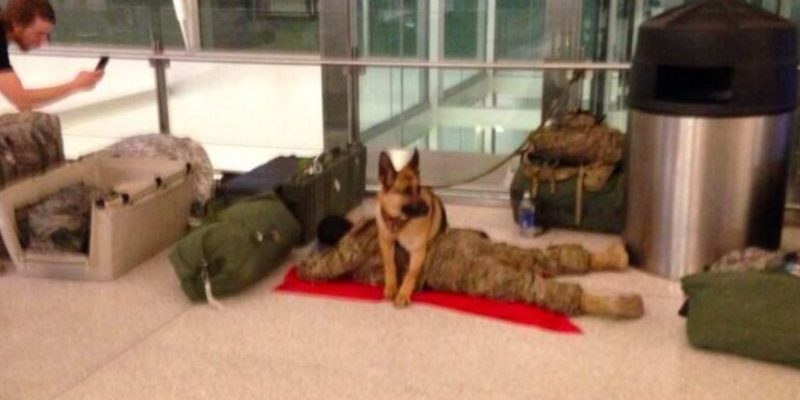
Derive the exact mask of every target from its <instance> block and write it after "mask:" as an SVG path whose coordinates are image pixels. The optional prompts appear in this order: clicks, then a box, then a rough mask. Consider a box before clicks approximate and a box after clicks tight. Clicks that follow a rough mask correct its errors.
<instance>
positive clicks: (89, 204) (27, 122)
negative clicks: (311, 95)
mask: <svg viewBox="0 0 800 400" xmlns="http://www.w3.org/2000/svg"><path fill="white" fill-rule="evenodd" d="M365 168H366V149H365V148H364V146H363V145H361V144H360V143H354V144H350V145H348V146H345V147H343V148H338V149H333V150H330V151H327V152H324V153H323V154H320V155H319V156H317V157H313V158H299V157H294V156H287V157H278V158H276V159H274V160H272V161H270V162H268V163H266V164H264V165H262V166H260V167H258V168H255V169H254V170H252V171H250V172H248V173H245V174H242V175H239V176H236V177H235V178H232V179H230V180H227V181H225V182H224V183H223V184H221V185H220V186H219V187H218V188H216V192H215V191H214V170H213V168H212V166H211V162H210V160H209V158H208V155H207V154H206V152H205V151H204V150H203V148H202V146H201V145H200V144H199V143H197V142H194V141H192V140H191V139H189V138H178V137H174V136H171V135H160V134H149V135H139V136H133V137H127V138H124V139H122V140H120V141H118V142H117V143H114V144H113V145H111V146H108V147H106V148H104V149H101V150H99V151H96V152H94V153H91V154H89V155H87V156H84V157H82V158H81V159H79V160H78V161H76V162H70V163H67V162H66V161H65V157H64V148H63V142H62V137H61V126H60V123H59V119H58V117H57V116H53V115H48V114H44V113H37V112H26V113H21V114H7V115H2V116H0V188H2V190H0V232H2V236H3V244H4V245H5V246H6V247H7V248H8V249H9V251H8V256H10V258H11V260H12V261H13V263H14V266H15V268H16V269H17V271H18V272H19V273H20V274H23V275H32V276H40V277H51V278H68V279H93V280H108V279H114V278H115V277H117V276H119V275H120V274H122V273H124V272H125V271H127V270H128V269H130V268H132V267H134V266H136V265H138V264H140V263H141V262H143V261H144V260H146V259H147V258H150V257H152V256H153V255H154V254H156V253H157V252H158V251H160V250H161V249H163V248H164V247H166V246H167V245H169V244H170V243H174V242H175V241H176V240H179V239H180V241H179V243H178V244H177V246H176V247H175V249H174V250H173V251H172V253H171V254H170V261H171V262H172V264H173V267H174V269H175V273H176V275H177V276H178V279H179V281H180V283H181V287H182V289H183V291H184V292H185V293H186V294H187V296H188V297H189V298H190V299H192V300H203V299H208V300H211V301H213V296H214V295H228V294H232V293H236V292H238V291H240V290H242V289H243V288H245V287H247V286H248V285H250V284H252V283H253V282H255V281H256V280H258V279H259V278H261V277H263V276H264V275H265V274H266V273H268V272H269V271H270V270H272V269H273V268H275V267H276V266H278V265H279V264H280V263H281V262H282V260H283V259H284V258H285V256H286V255H287V254H288V253H289V251H290V250H291V249H292V247H294V246H295V245H298V244H305V243H308V242H309V241H310V240H311V239H312V238H314V236H315V234H316V227H317V225H318V224H319V222H320V221H321V220H322V218H324V217H325V216H327V215H329V214H338V215H344V214H346V213H347V212H348V211H349V210H350V209H352V208H353V207H355V206H356V205H358V204H359V203H360V202H361V200H362V199H363V197H364V187H365V179H366V169H365ZM190 216H191V217H192V219H193V221H195V222H196V221H200V223H199V224H198V223H194V224H193V225H195V226H196V227H195V228H194V229H192V230H191V231H189V225H190V224H189V222H190ZM198 225H199V226H198ZM187 232H188V234H187Z"/></svg>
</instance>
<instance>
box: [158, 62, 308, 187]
mask: <svg viewBox="0 0 800 400" xmlns="http://www.w3.org/2000/svg"><path fill="white" fill-rule="evenodd" d="M168 74H169V82H170V92H169V93H170V95H169V107H170V116H171V124H172V133H173V134H174V135H176V136H186V137H191V138H193V139H194V140H197V141H199V142H201V143H202V144H203V146H204V147H205V148H206V151H208V153H209V156H210V158H211V162H212V164H213V165H214V167H215V168H216V169H220V170H226V171H247V170H249V169H251V168H253V167H255V166H258V165H260V164H262V163H264V162H265V161H267V160H270V159H272V158H273V157H275V156H278V155H284V154H285V155H288V154H297V155H313V154H317V153H319V152H320V151H321V150H322V146H323V138H322V97H321V96H320V92H319V90H320V87H321V86H322V82H321V80H322V74H321V72H320V68H319V67H317V66H285V65H250V64H219V63H189V62H173V63H172V64H171V65H170V69H169V70H168Z"/></svg>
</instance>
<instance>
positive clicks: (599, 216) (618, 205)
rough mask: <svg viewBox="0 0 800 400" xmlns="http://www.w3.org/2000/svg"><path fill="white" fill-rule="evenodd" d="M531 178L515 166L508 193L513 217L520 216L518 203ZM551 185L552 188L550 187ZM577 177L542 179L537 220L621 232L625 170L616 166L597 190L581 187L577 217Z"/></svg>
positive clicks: (536, 202) (544, 223) (549, 224)
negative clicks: (554, 179)
mask: <svg viewBox="0 0 800 400" xmlns="http://www.w3.org/2000/svg"><path fill="white" fill-rule="evenodd" d="M531 185H532V182H531V179H530V178H529V177H528V176H527V175H526V174H525V172H524V171H523V168H518V169H517V173H516V174H515V175H514V180H513V181H512V182H511V189H510V197H511V209H512V210H513V212H514V220H515V221H517V220H519V204H520V202H521V201H522V197H523V196H524V194H525V192H528V191H530V190H531ZM551 189H554V190H551ZM577 190H578V178H577V177H572V178H569V179H567V180H562V181H558V182H555V183H553V184H552V185H551V183H550V182H549V181H542V182H541V183H540V185H539V188H538V190H537V194H536V197H535V198H534V199H533V204H534V206H535V207H536V223H537V224H539V225H541V226H543V227H552V228H567V229H578V230H585V231H595V232H605V233H621V232H622V230H623V229H624V228H625V186H624V172H623V171H622V168H621V167H617V168H616V169H615V170H614V172H613V173H612V174H611V176H610V177H609V178H608V181H607V182H606V183H605V184H604V185H603V186H602V188H600V189H598V190H584V191H583V195H582V204H581V207H582V215H581V218H580V221H576V203H577V201H578V200H577V199H578V196H577Z"/></svg>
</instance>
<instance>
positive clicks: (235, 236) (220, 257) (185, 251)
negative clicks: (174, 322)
mask: <svg viewBox="0 0 800 400" xmlns="http://www.w3.org/2000/svg"><path fill="white" fill-rule="evenodd" d="M299 239H300V225H299V224H298V222H297V220H296V219H295V218H294V216H292V214H291V213H290V212H289V210H288V209H287V208H286V206H284V204H283V202H282V201H281V200H280V199H279V198H278V197H277V196H275V194H273V193H271V192H270V193H266V194H262V195H258V196H254V197H250V198H247V199H243V200H241V201H240V202H237V203H235V204H233V205H231V206H230V207H228V208H225V209H223V210H221V211H219V212H217V213H215V214H213V215H211V216H209V218H208V220H207V222H206V224H205V225H202V226H200V227H198V228H196V229H194V230H192V231H191V232H190V233H189V235H187V236H186V237H185V238H183V239H182V240H181V241H180V242H178V244H177V246H176V247H175V249H174V250H173V251H172V253H171V254H170V256H169V259H170V261H171V262H172V265H173V267H174V268H175V274H176V275H177V276H178V279H179V280H180V282H181V287H182V288H183V291H184V292H185V293H186V295H187V296H188V297H189V298H190V299H192V300H194V301H200V300H204V299H206V300H207V297H206V290H209V291H210V292H211V293H212V294H213V296H226V295H230V294H234V293H237V292H239V291H241V290H242V289H243V288H245V287H247V286H249V285H250V284H252V283H254V282H256V281H257V280H259V279H260V278H262V277H263V276H264V275H266V274H267V273H268V272H269V271H271V270H272V269H273V268H275V267H277V266H278V265H280V263H281V262H282V261H283V259H284V257H285V256H286V255H287V254H288V253H289V251H290V250H291V249H292V246H293V245H294V244H295V243H297V242H298V241H299ZM207 286H208V288H207Z"/></svg>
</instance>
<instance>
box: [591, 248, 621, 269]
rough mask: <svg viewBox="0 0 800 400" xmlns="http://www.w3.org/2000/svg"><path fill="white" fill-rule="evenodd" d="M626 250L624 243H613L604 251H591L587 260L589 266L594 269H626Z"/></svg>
mask: <svg viewBox="0 0 800 400" xmlns="http://www.w3.org/2000/svg"><path fill="white" fill-rule="evenodd" d="M628 263H629V259H628V252H627V251H625V245H623V244H622V243H615V244H612V245H611V246H609V247H608V248H607V249H606V251H605V252H604V253H593V254H592V255H591V259H590V261H589V268H590V269H592V270H594V271H603V270H607V271H622V270H625V269H628Z"/></svg>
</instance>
